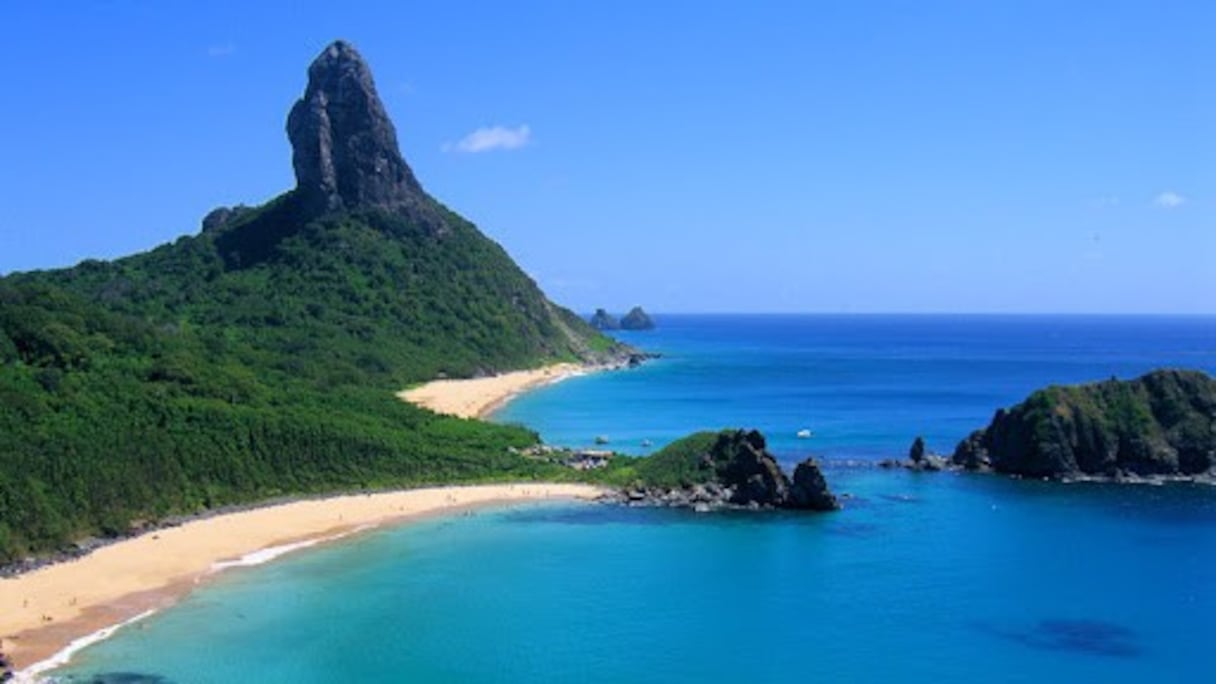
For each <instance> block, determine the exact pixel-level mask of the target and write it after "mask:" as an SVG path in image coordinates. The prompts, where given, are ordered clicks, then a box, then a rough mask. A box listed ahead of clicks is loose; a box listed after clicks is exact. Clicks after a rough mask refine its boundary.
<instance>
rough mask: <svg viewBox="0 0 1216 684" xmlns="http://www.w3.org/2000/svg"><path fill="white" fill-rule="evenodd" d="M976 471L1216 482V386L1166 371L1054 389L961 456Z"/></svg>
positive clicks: (1005, 418) (1000, 418) (1196, 375)
mask: <svg viewBox="0 0 1216 684" xmlns="http://www.w3.org/2000/svg"><path fill="white" fill-rule="evenodd" d="M951 461H952V462H953V464H954V465H956V466H959V467H963V468H966V469H968V470H988V469H991V470H994V471H996V472H1000V473H1006V474H1010V475H1018V476H1022V477H1035V478H1048V479H1057V480H1075V479H1101V480H1110V481H1128V480H1131V481H1137V480H1144V479H1185V480H1208V481H1211V480H1213V479H1216V379H1213V378H1212V377H1211V376H1209V375H1207V374H1205V373H1203V372H1200V371H1188V370H1157V371H1153V372H1151V373H1148V374H1146V375H1144V376H1141V377H1140V378H1137V379H1135V380H1125V381H1121V380H1115V379H1111V380H1108V381H1104V382H1098V383H1093V384H1087V385H1076V386H1052V387H1048V388H1046V389H1042V390H1039V391H1037V392H1034V393H1033V394H1031V395H1030V396H1029V397H1028V398H1027V399H1026V400H1025V401H1024V402H1022V403H1020V404H1018V405H1016V406H1013V407H1011V408H1008V409H1000V410H999V411H997V412H996V415H995V416H993V418H992V422H991V423H990V424H989V425H988V427H986V428H984V429H982V430H977V431H975V432H973V433H972V434H971V435H970V436H968V437H967V438H966V439H964V440H962V441H961V442H960V443H959V445H958V447H957V448H956V449H955V451H954V455H953V457H952V458H951Z"/></svg>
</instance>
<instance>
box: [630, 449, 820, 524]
mask: <svg viewBox="0 0 1216 684" xmlns="http://www.w3.org/2000/svg"><path fill="white" fill-rule="evenodd" d="M636 470H637V474H638V477H639V481H640V484H639V485H638V486H635V487H631V488H627V489H626V490H625V491H623V492H622V493H621V494H620V496H619V497H618V500H620V501H623V502H628V503H633V504H645V505H661V506H682V507H694V508H696V509H698V510H710V509H715V508H730V507H734V508H754V509H760V508H788V509H802V510H814V511H831V510H836V509H838V508H840V504H839V502H838V501H837V500H836V497H835V496H834V495H833V494H832V492H831V491H830V490H829V489H828V485H827V481H826V480H825V478H824V477H823V473H822V472H821V471H820V470H819V466H818V465H817V464H816V463H815V461H814V459H810V458H808V459H806V460H805V461H803V462H801V463H799V464H798V466H797V468H796V469H795V470H794V479H793V482H791V481H790V479H789V478H788V477H786V475H785V473H783V472H782V471H781V467H780V466H779V465H778V464H777V459H776V458H774V457H773V455H772V453H770V452H769V451H768V448H767V445H766V443H765V439H764V435H762V434H760V433H759V432H758V431H756V430H750V431H747V430H723V431H721V432H718V433H713V432H700V433H696V434H694V435H690V436H688V437H685V438H684V439H681V440H677V441H676V442H673V443H672V444H670V445H668V446H667V447H666V448H664V449H663V450H662V451H660V452H658V453H656V454H655V455H653V456H650V457H649V458H647V459H643V461H642V462H640V463H639V464H638V465H637V467H636Z"/></svg>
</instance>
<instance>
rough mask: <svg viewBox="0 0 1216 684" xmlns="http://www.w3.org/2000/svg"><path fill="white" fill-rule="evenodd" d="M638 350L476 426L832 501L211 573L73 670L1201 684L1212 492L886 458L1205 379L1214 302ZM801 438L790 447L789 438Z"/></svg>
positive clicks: (785, 319)
mask: <svg viewBox="0 0 1216 684" xmlns="http://www.w3.org/2000/svg"><path fill="white" fill-rule="evenodd" d="M656 320H657V322H658V324H659V326H660V327H659V329H657V330H655V331H651V332H645V333H627V334H622V335H621V337H622V338H624V339H627V340H628V341H630V342H632V343H635V344H637V345H639V346H641V347H644V348H646V349H649V350H653V351H658V352H660V353H662V354H663V355H664V356H663V358H661V359H659V360H657V361H654V362H652V363H650V364H647V365H646V366H643V367H642V368H639V369H635V370H630V371H621V372H612V373H602V374H596V375H590V376H584V377H580V378H575V379H571V380H568V381H566V382H563V383H560V384H558V385H554V386H550V387H547V388H544V389H542V390H539V391H536V392H533V393H531V394H528V395H525V396H523V397H521V398H519V399H517V400H516V401H514V402H512V403H511V404H509V405H508V406H506V407H505V408H504V409H502V410H501V411H500V412H499V413H498V414H497V415H496V416H495V419H496V420H500V421H508V422H519V423H523V424H525V425H528V426H530V427H532V428H534V429H536V430H537V431H538V432H539V433H540V434H541V436H542V437H543V438H544V439H545V440H546V441H547V442H549V443H553V444H566V445H572V446H583V445H590V444H592V443H593V442H594V440H595V438H596V437H597V436H603V437H606V438H607V439H608V440H609V446H611V447H612V448H615V449H619V450H623V451H632V452H635V453H636V452H640V451H644V450H646V448H645V447H643V446H642V445H643V443H645V442H650V443H653V444H654V445H656V446H658V445H662V444H663V443H665V442H666V441H669V440H671V439H673V438H676V437H678V436H682V435H683V434H686V433H687V432H689V431H692V430H696V429H705V428H720V427H727V426H740V427H755V428H759V429H761V430H762V431H764V432H765V433H766V434H767V435H768V436H769V443H770V447H771V448H772V449H773V450H774V451H775V452H776V453H777V455H778V457H779V458H780V459H781V460H782V461H783V462H786V463H787V464H788V463H792V462H794V461H796V460H799V459H800V458H802V457H804V456H805V455H806V454H808V453H812V454H815V455H816V456H818V457H819V458H820V459H821V460H822V462H823V463H824V464H825V474H826V476H827V478H828V481H829V483H830V485H831V486H832V488H833V489H834V490H835V491H836V492H837V493H842V494H846V495H847V498H846V499H845V501H844V503H845V508H844V510H842V511H840V512H837V513H831V514H820V515H815V514H801V515H799V514H793V513H750V514H749V513H726V514H696V513H692V512H689V511H678V510H662V509H629V508H621V507H615V506H607V505H600V504H570V503H561V504H553V503H546V504H529V505H525V506H519V507H511V508H501V509H492V510H482V511H478V512H476V513H474V514H470V515H458V516H450V517H444V518H438V519H433V520H429V521H424V522H419V523H414V524H409V525H404V526H401V527H397V528H391V529H383V530H378V531H375V532H371V533H368V534H366V535H362V536H359V537H356V538H352V539H349V540H345V541H342V542H338V543H335V544H331V545H327V546H324V547H321V548H317V549H312V550H307V551H302V552H299V553H295V554H292V555H289V556H286V557H284V558H282V559H279V560H276V561H274V562H272V563H269V564H266V565H264V566H259V567H256V568H244V569H237V570H233V571H229V572H227V573H225V574H223V575H221V576H220V577H219V578H218V579H216V580H215V581H214V582H211V583H209V584H208V586H206V587H205V588H203V589H201V590H200V591H197V592H195V593H194V594H192V595H191V596H189V597H188V598H186V599H185V600H183V601H182V602H181V603H180V604H179V605H177V606H175V607H174V608H172V609H169V610H166V611H163V612H161V613H158V614H155V615H153V616H151V617H148V618H146V619H144V620H141V621H139V622H138V623H135V624H133V625H131V626H129V627H126V628H124V629H122V630H120V631H119V632H118V633H117V635H115V636H114V637H113V638H111V639H108V640H106V641H103V642H101V643H99V644H96V645H94V646H91V647H89V648H87V649H85V650H83V651H82V652H80V653H79V654H77V656H76V657H75V659H74V660H73V662H72V664H71V665H70V666H69V667H67V668H64V669H63V670H61V671H59V672H58V673H57V676H58V678H59V679H60V680H62V681H72V682H99V681H100V682H105V681H109V682H127V683H133V682H178V683H185V682H267V683H271V684H274V683H279V682H380V681H384V682H570V681H579V682H582V683H590V682H621V681H633V682H672V681H696V682H736V681H751V682H805V681H843V682H891V681H898V682H972V681H976V680H979V681H985V682H1036V683H1037V682H1052V681H1082V682H1112V683H1119V682H1143V681H1146V680H1151V681H1162V682H1185V681H1208V680H1209V679H1210V677H1211V669H1212V667H1211V663H1210V660H1209V658H1210V654H1211V650H1210V644H1211V641H1212V638H1213V637H1214V636H1216V583H1214V582H1212V577H1213V574H1212V572H1213V568H1216V487H1209V486H1202V485H1184V484H1171V485H1161V486H1150V485H1104V484H1068V485H1065V484H1058V483H1048V482H1034V481H1019V480H1013V479H1010V478H1005V477H1001V476H993V475H975V474H961V473H909V472H903V471H885V470H881V469H879V468H877V467H876V466H875V464H874V463H875V461H876V460H879V459H882V458H888V457H896V456H903V455H904V454H906V452H907V449H908V446H909V444H910V443H911V441H912V439H913V438H914V437H915V436H916V435H923V436H924V437H925V439H926V441H927V443H928V445H929V447H930V449H931V450H936V451H939V452H949V451H950V450H952V449H953V446H954V444H955V443H956V442H957V441H958V440H959V439H961V438H963V437H964V436H966V434H967V433H968V432H970V431H971V430H973V429H976V428H979V427H982V426H983V425H984V424H986V423H987V421H988V419H989V418H990V417H991V414H992V412H993V411H994V410H995V409H997V408H998V407H1001V406H1007V405H1009V404H1012V403H1015V402H1017V401H1020V400H1021V399H1022V398H1024V397H1025V395H1026V394H1028V393H1029V392H1030V391H1031V390H1033V389H1035V388H1037V387H1040V386H1043V385H1047V384H1051V383H1072V382H1080V381H1088V380H1101V379H1105V378H1109V377H1111V376H1118V377H1134V376H1136V375H1138V374H1140V373H1143V372H1145V371H1147V370H1149V369H1151V368H1156V367H1162V366H1171V367H1187V368H1199V369H1203V370H1206V371H1208V372H1209V373H1212V372H1216V318H1212V317H1206V318H1201V317H1187V318H1167V317H1067V316H1052V317H1005V316H664V317H658V318H657V319H656ZM804 429H805V430H810V431H812V436H811V437H810V438H809V439H799V438H798V437H797V436H796V434H797V432H798V431H799V430H804Z"/></svg>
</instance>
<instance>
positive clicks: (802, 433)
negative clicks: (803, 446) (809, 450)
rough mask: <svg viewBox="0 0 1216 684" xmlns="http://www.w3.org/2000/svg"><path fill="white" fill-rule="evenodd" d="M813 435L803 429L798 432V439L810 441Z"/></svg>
mask: <svg viewBox="0 0 1216 684" xmlns="http://www.w3.org/2000/svg"><path fill="white" fill-rule="evenodd" d="M814 434H815V433H813V432H811V431H810V430H807V429H806V428H803V429H801V430H799V431H798V439H810V438H811V436H813V435H814Z"/></svg>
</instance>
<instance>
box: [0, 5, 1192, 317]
mask: <svg viewBox="0 0 1216 684" xmlns="http://www.w3.org/2000/svg"><path fill="white" fill-rule="evenodd" d="M342 4H343V5H345V4H346V3H342ZM338 5H339V3H334V2H323V3H310V2H290V3H272V2H258V3H216V2H209V3H195V4H192V5H186V4H184V3H152V2H147V3H130V2H105V3H83V2H82V3H21V4H18V3H5V4H4V6H3V8H2V9H0V23H2V24H3V25H4V26H5V28H6V29H7V30H6V31H5V34H6V36H5V43H6V48H7V59H6V61H7V63H8V64H9V68H8V69H6V75H5V78H4V81H5V91H6V96H5V98H4V105H5V106H3V107H0V130H3V131H5V133H6V135H5V145H4V152H5V154H4V163H3V165H0V187H2V188H3V191H2V194H0V273H6V272H10V271H14V270H28V269H34V268H49V267H59V266H67V265H71V264H74V263H76V262H77V261H79V260H81V259H84V258H90V257H97V258H109V257H116V256H121V255H124V254H128V253H132V252H135V251H141V250H145V249H149V248H151V247H154V246H156V245H157V244H160V243H163V242H166V241H170V240H173V239H175V238H176V237H178V236H180V235H183V234H190V233H194V232H196V231H197V230H198V222H199V220H200V219H201V217H202V216H203V215H204V214H205V213H206V212H207V211H208V210H210V209H211V208H213V207H215V206H218V205H228V204H235V203H246V204H257V203H260V202H262V201H265V200H267V199H270V198H271V197H273V196H275V195H276V194H278V193H280V192H282V191H284V190H287V189H289V188H290V187H291V186H292V185H293V183H294V181H293V178H292V174H291V163H290V148H289V146H288V143H287V139H286V136H285V134H284V122H285V119H286V115H287V111H288V109H289V108H290V106H291V104H292V103H293V102H294V100H295V99H296V98H297V97H298V96H299V94H300V93H301V92H302V90H303V87H304V82H305V69H306V67H307V65H308V63H309V62H310V61H311V60H312V58H313V57H314V56H315V55H316V54H317V53H318V52H319V51H320V50H321V49H322V47H324V45H325V44H326V43H327V42H329V41H330V40H332V39H335V38H345V39H348V40H350V41H351V42H352V43H354V44H355V45H356V47H358V48H359V50H360V51H361V52H362V53H363V55H364V56H365V57H366V58H367V59H368V61H369V62H370V63H371V66H372V69H373V72H374V74H375V77H376V80H377V85H378V87H379V90H380V94H381V96H382V98H383V99H384V101H385V104H386V107H387V108H388V110H389V113H390V115H391V116H392V117H393V119H394V121H395V122H396V124H397V129H398V135H399V138H400V140H401V143H402V147H403V152H404V154H405V156H406V159H407V160H408V161H409V162H410V164H411V165H412V166H413V168H414V171H415V173H416V174H417V175H418V177H419V179H420V180H421V181H422V183H423V185H424V186H425V187H426V188H427V189H428V190H429V191H430V192H431V193H432V194H434V195H435V196H437V197H438V198H439V199H440V200H442V201H443V202H445V203H446V204H448V206H450V207H452V208H454V209H456V210H457V211H459V212H461V213H462V214H464V215H465V216H467V217H469V218H470V219H472V220H473V221H475V222H476V223H477V224H478V225H479V226H480V227H481V228H482V230H483V231H484V232H486V233H487V234H488V235H490V236H491V237H493V238H494V239H496V240H498V241H499V242H500V243H502V244H503V245H504V246H505V247H506V248H507V250H508V251H509V252H510V253H511V254H512V255H513V256H515V258H516V259H517V261H519V262H520V264H521V265H522V266H523V267H524V268H525V269H526V270H527V271H528V272H529V273H531V274H532V275H533V277H535V278H536V279H537V281H538V282H539V283H540V284H541V286H542V287H543V288H544V289H545V290H546V291H547V292H548V293H549V294H550V295H551V296H552V297H553V298H554V299H556V300H557V301H559V302H561V303H563V304H566V305H568V306H571V307H574V308H576V309H578V310H583V311H585V310H590V309H592V308H594V307H596V306H605V307H607V308H609V309H610V310H623V309H625V308H627V307H628V306H631V305H633V304H642V305H644V306H646V307H647V308H648V309H650V310H653V311H702V312H708V311H728V312H731V311H739V312H742V311H824V312H1098V313H1103V312H1160V313H1174V312H1198V313H1216V78H1214V77H1213V74H1216V39H1213V35H1214V33H1213V32H1214V31H1216V28H1214V27H1216V3H1210V2H1190V3H1187V2H1169V1H1164V2H1147V1H1146V2H1117V1H1114V2H1088V3H1082V2H1063V1H1054V2H1036V1H1032V0H1022V1H1017V2H1014V1H1008V2H1004V1H999V0H990V1H983V2H962V1H960V2H860V1H858V2H790V3H777V2H756V3H742V2H731V3H719V2H612V3H559V2H538V3H528V2H512V3H503V2H486V3H457V2H443V3H438V2H436V3H420V2H409V3H405V2H401V3H384V4H381V5H373V4H369V3H357V4H356V6H355V7H353V8H350V7H347V8H339V7H338Z"/></svg>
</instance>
